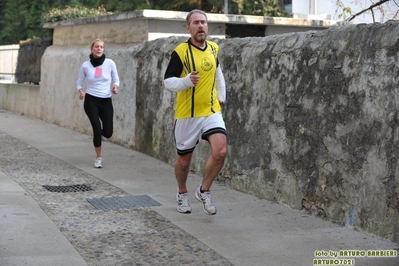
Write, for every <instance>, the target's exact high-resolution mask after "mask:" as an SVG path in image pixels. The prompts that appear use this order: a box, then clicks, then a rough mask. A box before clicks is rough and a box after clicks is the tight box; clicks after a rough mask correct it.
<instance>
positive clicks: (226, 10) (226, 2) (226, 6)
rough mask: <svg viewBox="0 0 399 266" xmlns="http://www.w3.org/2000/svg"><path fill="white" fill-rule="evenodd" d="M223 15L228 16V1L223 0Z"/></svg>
mask: <svg viewBox="0 0 399 266" xmlns="http://www.w3.org/2000/svg"><path fill="white" fill-rule="evenodd" d="M224 13H225V14H229V0H224Z"/></svg>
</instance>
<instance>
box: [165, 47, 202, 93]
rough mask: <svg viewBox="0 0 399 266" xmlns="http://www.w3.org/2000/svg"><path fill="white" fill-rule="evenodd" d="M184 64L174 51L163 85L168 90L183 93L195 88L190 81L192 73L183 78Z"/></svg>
mask: <svg viewBox="0 0 399 266" xmlns="http://www.w3.org/2000/svg"><path fill="white" fill-rule="evenodd" d="M182 71H183V64H182V62H181V60H180V57H179V55H178V54H177V53H176V52H175V51H174V52H173V53H172V55H171V57H170V61H169V64H168V67H167V69H166V72H165V76H164V81H163V84H164V86H165V88H166V89H168V90H171V91H183V90H185V89H187V88H190V87H193V86H194V84H193V82H192V81H191V79H190V76H191V73H190V74H188V75H187V76H185V77H183V78H181V77H180V75H181V73H182Z"/></svg>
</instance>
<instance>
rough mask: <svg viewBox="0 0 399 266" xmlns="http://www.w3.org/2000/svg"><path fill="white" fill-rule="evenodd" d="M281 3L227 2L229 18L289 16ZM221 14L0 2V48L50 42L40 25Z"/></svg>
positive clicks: (203, 4)
mask: <svg viewBox="0 0 399 266" xmlns="http://www.w3.org/2000/svg"><path fill="white" fill-rule="evenodd" d="M281 3H282V1H281V0H229V2H228V7H229V12H228V13H230V14H242V15H261V16H272V17H277V16H288V14H286V13H285V12H284V11H283V10H282V7H281ZM195 8H198V9H202V10H204V11H205V12H208V13H224V0H30V1H26V0H0V45H4V44H16V43H19V42H20V41H21V40H27V39H34V38H41V39H51V38H52V30H51V29H44V28H43V27H42V26H43V23H45V22H56V21H60V20H69V19H78V18H85V17H93V16H100V15H107V14H111V13H121V12H127V11H134V10H142V9H155V10H179V11H190V10H192V9H195Z"/></svg>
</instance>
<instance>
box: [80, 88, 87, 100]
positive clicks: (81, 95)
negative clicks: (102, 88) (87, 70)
mask: <svg viewBox="0 0 399 266" xmlns="http://www.w3.org/2000/svg"><path fill="white" fill-rule="evenodd" d="M78 92H79V99H80V100H83V99H84V98H85V94H86V93H85V92H84V91H83V89H79V91H78Z"/></svg>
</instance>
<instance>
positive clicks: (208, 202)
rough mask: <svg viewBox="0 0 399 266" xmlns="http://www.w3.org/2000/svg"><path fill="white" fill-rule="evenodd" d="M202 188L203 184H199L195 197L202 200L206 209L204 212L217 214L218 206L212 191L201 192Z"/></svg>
mask: <svg viewBox="0 0 399 266" xmlns="http://www.w3.org/2000/svg"><path fill="white" fill-rule="evenodd" d="M200 188H201V186H199V187H198V188H197V191H195V197H196V198H197V200H198V201H200V202H202V208H203V209H204V212H205V213H206V214H209V215H214V214H216V207H215V205H213V202H212V197H211V192H209V191H204V193H201V191H200Z"/></svg>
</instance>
